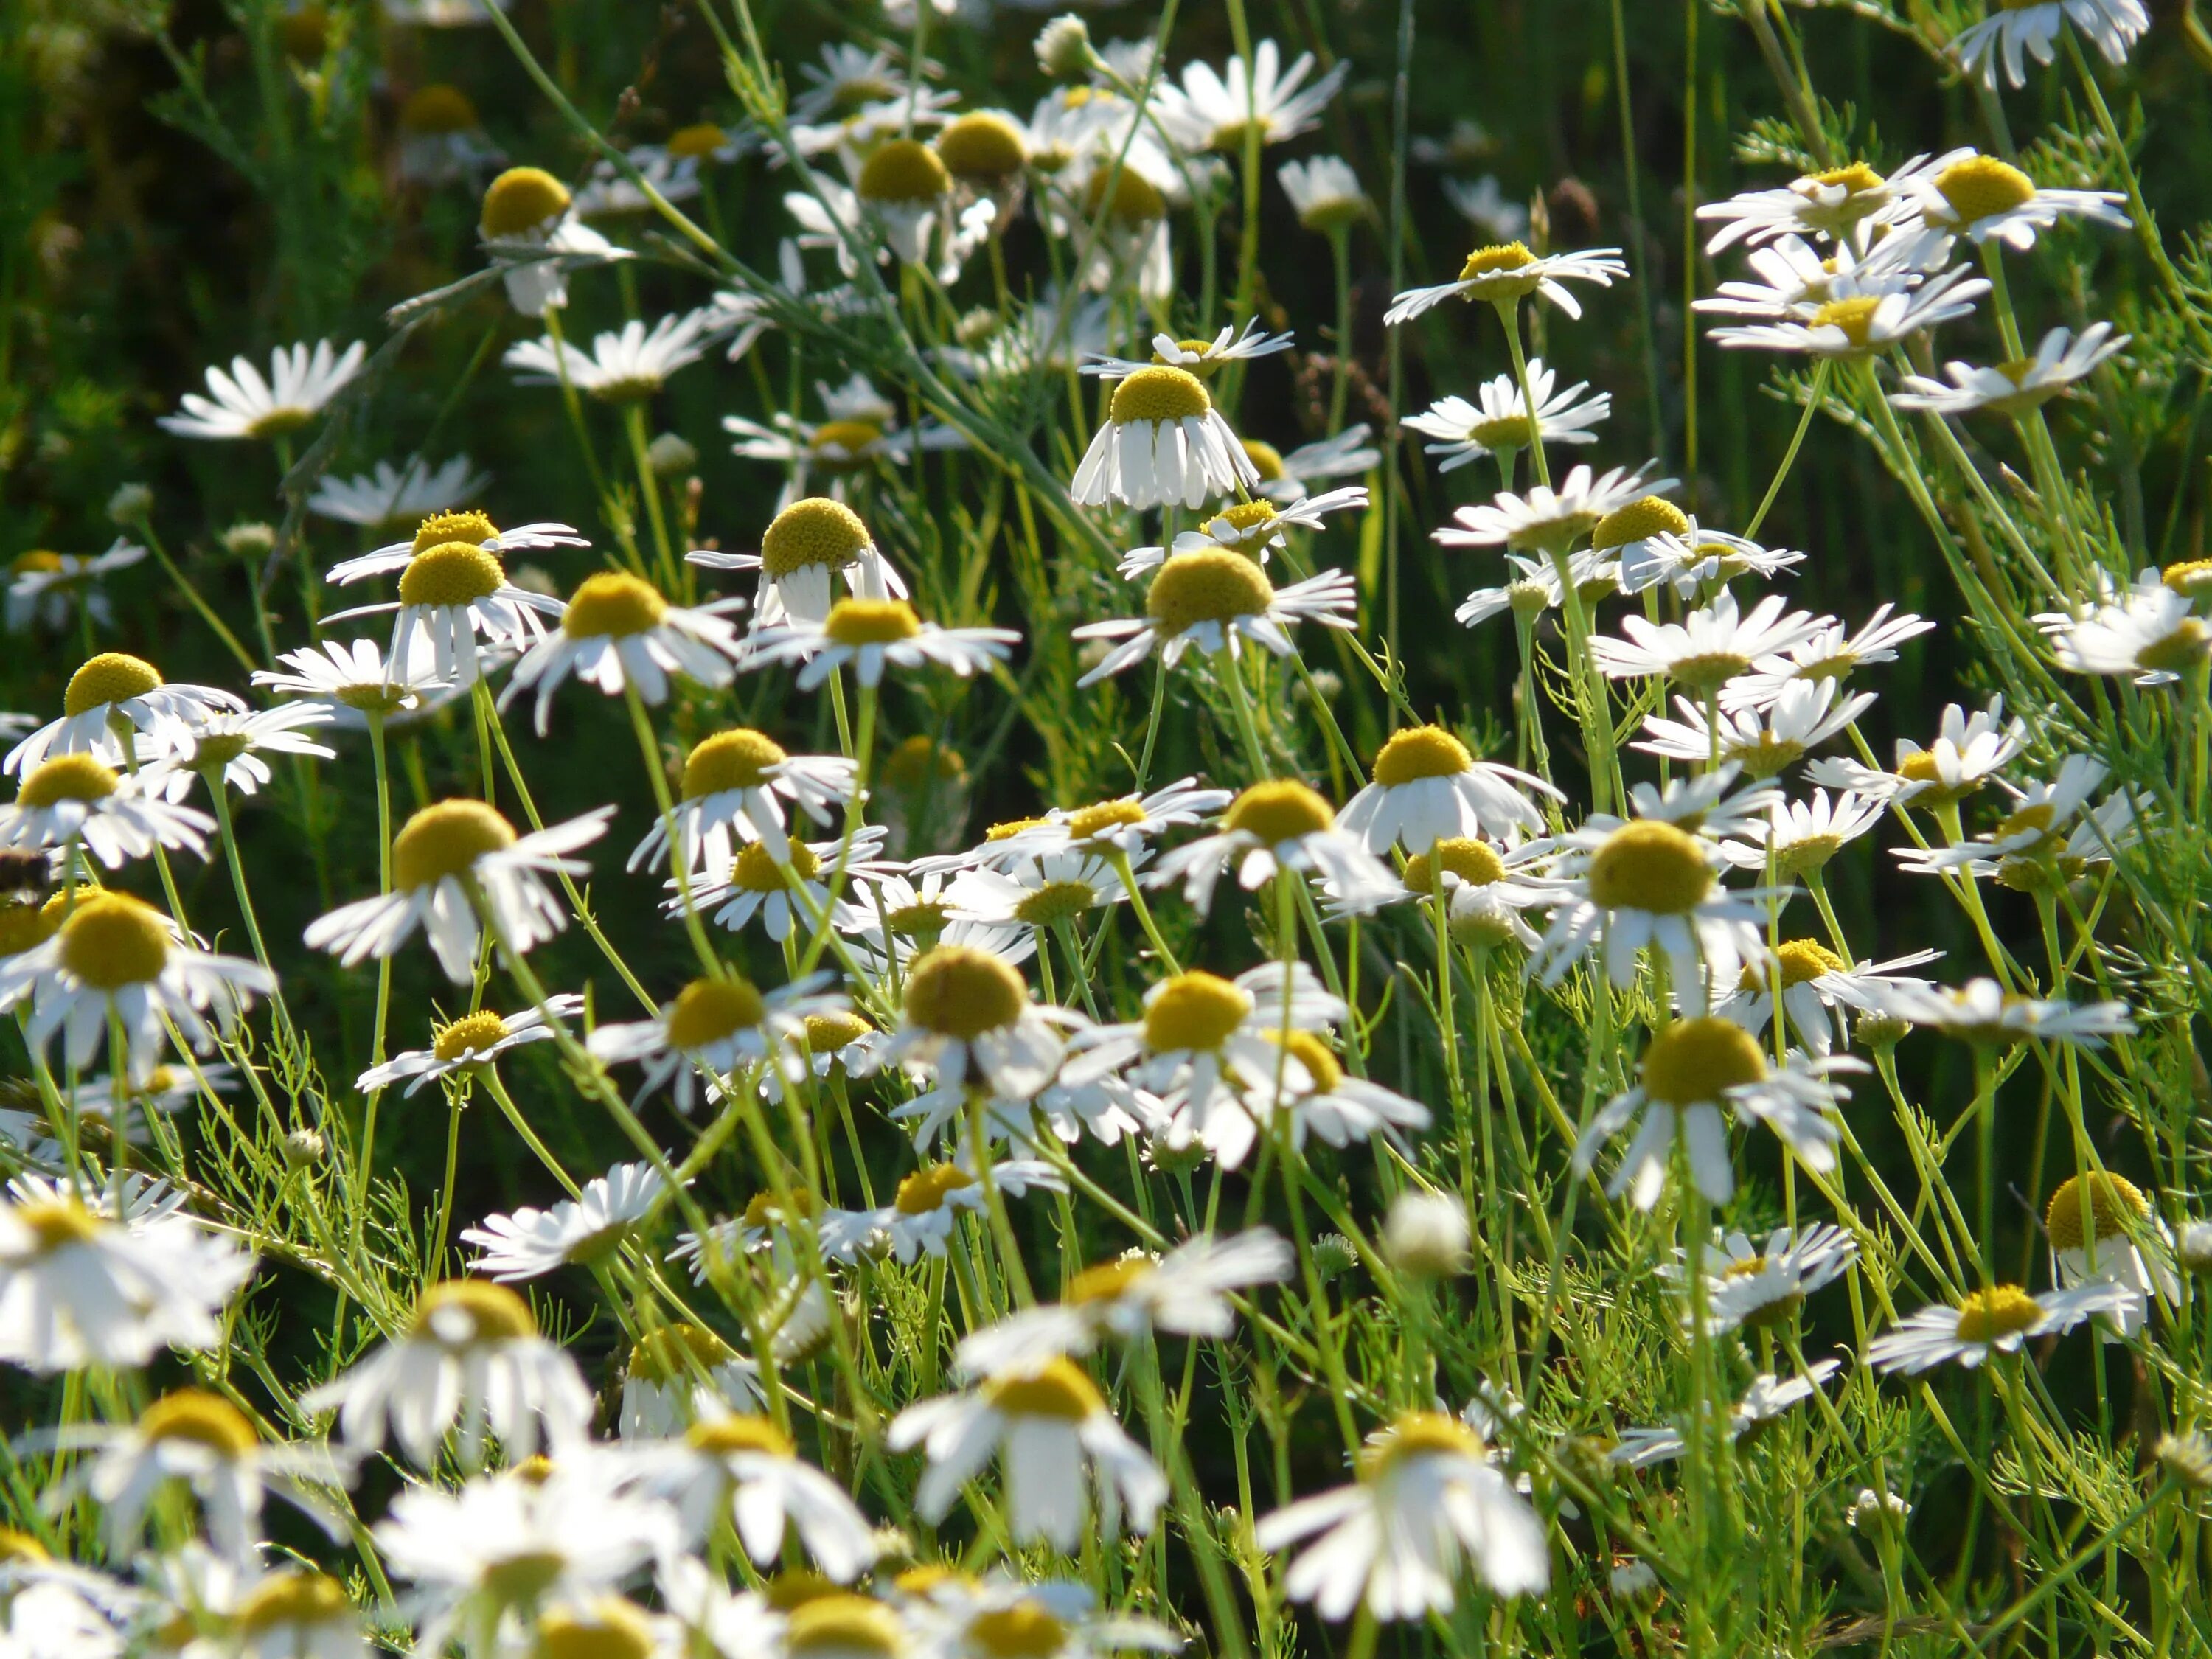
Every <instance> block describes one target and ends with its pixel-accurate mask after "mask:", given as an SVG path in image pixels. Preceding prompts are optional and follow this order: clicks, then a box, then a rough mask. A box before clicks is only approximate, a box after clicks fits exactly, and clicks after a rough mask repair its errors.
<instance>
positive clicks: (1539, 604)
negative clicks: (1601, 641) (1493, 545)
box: [1437, 531, 1620, 628]
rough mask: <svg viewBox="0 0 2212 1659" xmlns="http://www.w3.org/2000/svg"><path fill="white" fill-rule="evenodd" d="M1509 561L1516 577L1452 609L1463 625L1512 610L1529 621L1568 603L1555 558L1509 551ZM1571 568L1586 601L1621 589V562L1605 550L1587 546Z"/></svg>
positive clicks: (1481, 590)
mask: <svg viewBox="0 0 2212 1659" xmlns="http://www.w3.org/2000/svg"><path fill="white" fill-rule="evenodd" d="M1437 533H1438V534H1439V535H1441V534H1443V532H1441V531H1439V532H1437ZM1505 562H1506V563H1507V564H1509V565H1510V566H1512V567H1513V571H1514V577H1513V580H1511V581H1510V582H1507V583H1505V584H1504V586H1498V587H1478V588H1476V589H1475V590H1474V592H1471V593H1469V594H1468V596H1467V598H1466V599H1465V600H1464V601H1462V603H1461V605H1460V607H1459V609H1458V610H1456V611H1453V612H1452V618H1453V620H1454V621H1455V622H1457V623H1459V624H1460V625H1461V626H1462V627H1464V628H1474V627H1477V626H1479V625H1480V624H1481V623H1486V622H1488V621H1489V620H1490V619H1491V618H1492V617H1500V616H1505V615H1508V614H1510V615H1511V616H1512V617H1514V618H1515V619H1516V621H1518V622H1522V623H1528V622H1530V621H1531V620H1532V619H1533V618H1534V617H1540V616H1541V615H1542V614H1543V613H1544V612H1545V611H1556V610H1558V609H1559V606H1560V605H1562V604H1563V603H1565V599H1566V589H1565V586H1563V585H1562V584H1561V582H1560V580H1559V566H1558V565H1557V564H1556V563H1554V562H1553V561H1552V560H1551V559H1549V558H1533V559H1532V558H1528V557H1525V556H1522V555H1521V554H1518V553H1508V554H1507V555H1506V556H1505ZM1567 571H1568V576H1569V579H1570V580H1572V581H1573V583H1574V585H1575V591H1576V592H1577V594H1579V595H1580V596H1581V598H1582V601H1583V604H1584V605H1595V604H1596V602H1597V601H1598V600H1600V599H1604V598H1606V597H1607V596H1608V595H1610V594H1613V593H1615V592H1619V591H1620V561H1619V560H1617V559H1608V558H1607V557H1606V556H1604V555H1603V554H1601V553H1593V552H1591V551H1590V550H1589V549H1587V548H1585V549H1583V550H1582V551H1581V552H1579V553H1576V554H1573V555H1571V556H1569V558H1568V560H1567Z"/></svg>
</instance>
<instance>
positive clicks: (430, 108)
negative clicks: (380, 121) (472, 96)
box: [399, 81, 483, 137]
mask: <svg viewBox="0 0 2212 1659" xmlns="http://www.w3.org/2000/svg"><path fill="white" fill-rule="evenodd" d="M482 125H483V122H482V121H481V120H479V119H478V118H477V106H475V105H474V104H473V103H471V102H470V101H469V95H468V94H466V93H465V92H463V91H462V90H461V89H460V88H459V87H457V86H454V85H453V84H452V83H450V82H445V81H433V82H430V84H429V85H428V86H427V87H417V88H416V89H415V90H414V91H413V92H411V93H410V94H408V95H407V101H406V102H405V103H404V104H402V105H401V106H399V130H400V131H402V132H410V133H422V134H427V135H428V136H430V137H445V136H447V135H448V134H450V133H456V132H473V131H475V130H476V129H477V128H478V127H480V126H482Z"/></svg>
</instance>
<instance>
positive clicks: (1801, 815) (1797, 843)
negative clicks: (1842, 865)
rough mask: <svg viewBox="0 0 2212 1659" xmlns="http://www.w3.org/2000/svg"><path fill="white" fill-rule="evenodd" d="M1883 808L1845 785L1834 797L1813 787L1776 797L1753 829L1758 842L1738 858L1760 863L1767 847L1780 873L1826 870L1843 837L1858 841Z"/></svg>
mask: <svg viewBox="0 0 2212 1659" xmlns="http://www.w3.org/2000/svg"><path fill="white" fill-rule="evenodd" d="M1885 811H1887V808H1886V807H1885V806H1884V805H1882V803H1881V801H1879V800H1876V799H1872V798H1870V797H1868V796H1864V795H1855V794H1853V793H1850V791H1849V790H1848V789H1847V790H1845V791H1844V793H1842V794H1840V795H1838V796H1836V797H1835V798H1834V799H1830V798H1829V795H1828V792H1827V791H1826V790H1825V789H1815V790H1814V792H1813V793H1812V794H1811V796H1810V797H1808V799H1804V800H1802V801H1785V800H1780V799H1778V800H1776V801H1775V803H1774V805H1773V806H1772V808H1771V817H1769V818H1768V820H1767V822H1766V823H1765V826H1764V827H1762V828H1760V829H1759V830H1758V832H1757V834H1756V836H1755V839H1756V841H1757V842H1758V845H1757V846H1756V847H1753V848H1747V849H1746V852H1747V856H1746V857H1745V858H1744V859H1742V860H1741V862H1742V863H1743V864H1744V865H1745V866H1747V867H1749V866H1752V865H1753V864H1754V863H1755V864H1756V865H1757V866H1759V867H1760V868H1764V867H1765V864H1766V856H1767V853H1768V852H1769V851H1770V850H1771V852H1772V854H1773V855H1774V866H1775V872H1776V873H1777V874H1778V875H1780V876H1783V877H1785V878H1787V877H1793V876H1802V875H1807V874H1809V873H1811V872H1815V871H1819V870H1821V869H1824V868H1826V866H1827V863H1828V861H1829V860H1831V859H1832V858H1834V857H1835V856H1836V854H1838V853H1839V852H1841V851H1842V850H1843V848H1844V843H1845V842H1853V841H1857V839H1858V838H1859V837H1860V836H1863V835H1865V834H1866V833H1867V831H1868V830H1869V829H1873V828H1874V827H1875V825H1876V824H1877V823H1881V819H1882V816H1883V814H1884V812H1885Z"/></svg>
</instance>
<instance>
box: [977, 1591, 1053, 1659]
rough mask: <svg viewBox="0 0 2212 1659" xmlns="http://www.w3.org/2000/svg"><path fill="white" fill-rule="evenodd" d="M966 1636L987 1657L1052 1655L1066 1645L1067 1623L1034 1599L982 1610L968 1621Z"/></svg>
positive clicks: (1020, 1658)
mask: <svg viewBox="0 0 2212 1659" xmlns="http://www.w3.org/2000/svg"><path fill="white" fill-rule="evenodd" d="M966 1636H967V1638H968V1646H969V1648H970V1649H971V1650H974V1651H975V1652H978V1653H981V1654H982V1655H984V1656H985V1659H1053V1656H1054V1654H1057V1653H1058V1652H1060V1650H1061V1649H1063V1648H1065V1647H1066V1645H1067V1626H1066V1625H1065V1624H1063V1623H1062V1622H1061V1621H1060V1620H1058V1619H1056V1618H1054V1616H1053V1615H1052V1614H1051V1613H1048V1612H1047V1611H1046V1610H1045V1609H1044V1608H1043V1607H1041V1606H1039V1605H1038V1604H1037V1603H1036V1602H1035V1601H1017V1602H1015V1603H1014V1604H1013V1605H1012V1607H993V1608H991V1609H990V1610H989V1611H988V1612H987V1613H977V1614H976V1615H975V1617H974V1618H973V1619H970V1620H969V1621H968V1629H967V1632H966Z"/></svg>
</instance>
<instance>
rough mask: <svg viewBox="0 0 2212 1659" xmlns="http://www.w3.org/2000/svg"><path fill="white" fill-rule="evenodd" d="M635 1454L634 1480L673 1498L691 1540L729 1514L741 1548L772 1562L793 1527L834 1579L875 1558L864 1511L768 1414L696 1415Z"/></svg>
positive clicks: (762, 1562)
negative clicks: (673, 1434) (676, 1434)
mask: <svg viewBox="0 0 2212 1659" xmlns="http://www.w3.org/2000/svg"><path fill="white" fill-rule="evenodd" d="M637 1455H638V1459H639V1462H640V1464H641V1474H640V1477H639V1481H638V1484H639V1486H640V1487H641V1489H642V1490H644V1491H646V1492H649V1493H651V1494H652V1495H653V1496H655V1497H658V1498H663V1499H665V1501H667V1502H669V1503H671V1504H673V1505H674V1506H675V1508H676V1510H677V1513H678V1516H680V1517H681V1518H682V1521H683V1523H684V1528H685V1530H686V1533H687V1534H688V1535H689V1536H690V1537H691V1538H692V1539H694V1540H696V1541H704V1540H705V1539H706V1538H707V1537H708V1534H710V1533H711V1532H712V1531H713V1530H714V1526H715V1523H716V1522H718V1521H720V1519H722V1518H723V1517H724V1516H726V1517H727V1518H728V1519H729V1521H730V1522H731V1524H732V1526H733V1527H734V1528H736V1531H737V1534H738V1542H740V1543H741V1544H743V1545H744V1549H745V1553H746V1554H748V1555H750V1557H751V1558H752V1559H753V1560H754V1562H755V1563H756V1564H757V1565H759V1566H761V1567H762V1568H763V1569H772V1568H773V1567H774V1566H775V1565H776V1562H777V1560H778V1559H780V1558H781V1555H782V1554H783V1547H784V1535H785V1534H786V1532H787V1531H792V1532H796V1533H797V1534H799V1542H800V1543H802V1544H804V1545H805V1547H806V1552H807V1553H808V1554H809V1555H811V1556H812V1557H813V1558H814V1559H815V1561H816V1562H817V1564H818V1565H820V1567H821V1569H822V1571H823V1573H825V1574H827V1575H828V1576H829V1577H830V1578H831V1579H833V1580H834V1581H836V1583H841V1584H842V1583H851V1582H852V1581H853V1580H854V1579H855V1578H857V1577H860V1574H861V1573H863V1572H865V1571H867V1569H868V1568H869V1566H870V1565H872V1564H873V1563H874V1561H875V1559H876V1556H877V1554H878V1544H877V1541H876V1536H875V1529H874V1528H872V1526H871V1525H870V1524H869V1522H868V1518H867V1516H865V1515H863V1514H862V1513H861V1512H860V1508H859V1506H858V1505H857V1504H854V1502H853V1500H852V1498H849V1497H848V1496H847V1495H846V1492H845V1489H844V1487H843V1486H840V1485H839V1484H838V1483H837V1482H836V1481H835V1480H831V1479H830V1478H829V1476H828V1475H826V1474H823V1472H822V1471H821V1470H819V1469H817V1468H814V1466H813V1465H811V1463H808V1462H805V1461H804V1460H803V1459H801V1458H800V1457H799V1453H798V1449H797V1448H795V1447H794V1446H793V1444H792V1442H791V1437H789V1436H788V1435H787V1434H785V1433H784V1432H783V1431H781V1429H779V1428H777V1427H776V1426H775V1424H774V1423H773V1422H771V1421H770V1420H769V1419H767V1418H765V1417H759V1416H755V1415H752V1414H750V1413H738V1412H723V1413H714V1414H713V1415H708V1416H702V1418H701V1419H699V1420H698V1421H697V1422H696V1423H693V1424H692V1425H690V1428H689V1429H687V1430H686V1431H684V1434H683V1435H682V1437H680V1438H675V1439H671V1440H669V1441H667V1442H665V1443H662V1444H660V1445H657V1446H654V1445H647V1446H641V1447H639V1448H638V1449H637Z"/></svg>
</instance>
